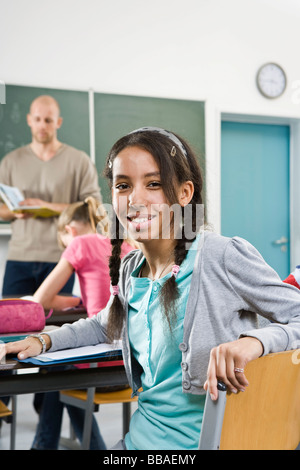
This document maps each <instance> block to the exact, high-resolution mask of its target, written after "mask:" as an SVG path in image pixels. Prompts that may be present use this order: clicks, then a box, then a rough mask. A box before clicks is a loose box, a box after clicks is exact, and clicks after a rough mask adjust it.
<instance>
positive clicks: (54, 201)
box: [0, 95, 101, 297]
mask: <svg viewBox="0 0 300 470" xmlns="http://www.w3.org/2000/svg"><path fill="white" fill-rule="evenodd" d="M62 121H63V120H62V117H61V116H60V109H59V104H58V103H57V101H56V100H55V99H54V98H53V97H51V96H46V95H45V96H39V97H37V98H36V99H35V100H34V101H33V102H32V103H31V106H30V111H29V113H28V115H27V124H28V126H29V127H30V129H31V134H32V141H31V143H30V144H28V145H25V146H24V147H20V148H18V149H16V150H14V151H13V152H11V153H9V154H8V155H6V156H5V157H4V158H3V160H2V161H1V164H0V182H1V183H4V184H7V185H9V186H16V187H18V188H19V189H20V190H21V191H22V192H23V194H24V196H25V201H24V202H23V204H26V205H33V206H36V205H41V206H44V207H48V208H50V209H53V210H54V211H56V212H58V213H60V212H61V211H62V210H63V209H64V208H65V207H67V206H68V205H69V204H71V203H73V202H77V201H83V200H84V199H85V198H86V197H87V196H93V197H95V198H96V199H98V200H101V194H100V189H99V186H98V176H97V171H96V168H95V166H94V165H93V163H92V162H91V160H90V158H89V157H88V156H87V155H86V154H85V153H84V152H82V151H80V150H77V149H75V148H74V147H71V146H69V145H66V144H64V143H61V142H60V141H59V140H58V138H57V131H58V129H59V128H60V127H61V125H62ZM0 217H1V218H2V219H3V220H7V221H12V223H11V227H12V236H11V240H10V243H9V249H8V257H7V263H6V269H5V275H4V280H3V288H2V295H3V297H9V296H23V295H32V294H33V293H34V292H35V291H36V289H37V288H38V287H39V285H40V284H41V283H42V281H43V280H44V279H45V277H47V275H48V274H49V272H50V271H52V269H53V268H54V266H55V265H56V263H57V261H58V260H59V258H60V255H61V250H60V248H59V246H58V243H57V232H56V223H57V217H49V218H34V217H32V216H31V215H29V214H28V213H24V214H15V213H13V212H11V211H10V210H9V209H8V207H7V206H6V205H5V204H2V205H1V207H0ZM72 285H73V281H71V282H70V283H69V284H67V285H66V286H65V288H64V289H63V292H66V293H70V292H71V291H72Z"/></svg>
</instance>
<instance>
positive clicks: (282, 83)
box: [257, 63, 286, 98]
mask: <svg viewBox="0 0 300 470" xmlns="http://www.w3.org/2000/svg"><path fill="white" fill-rule="evenodd" d="M257 86H258V89H259V91H260V92H261V93H262V94H263V95H264V96H265V97H266V98H277V97H278V96H280V95H282V93H283V92H284V90H285V88H286V75H285V73H284V71H283V69H282V68H281V67H280V66H279V65H277V64H273V63H270V64H265V65H263V66H262V67H261V68H260V69H259V71H258V73H257Z"/></svg>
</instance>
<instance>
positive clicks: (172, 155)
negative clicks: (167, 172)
mask: <svg viewBox="0 0 300 470" xmlns="http://www.w3.org/2000/svg"><path fill="white" fill-rule="evenodd" d="M170 155H171V157H175V155H176V147H175V145H173V147H172V149H171V152H170Z"/></svg>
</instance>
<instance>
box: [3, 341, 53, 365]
mask: <svg viewBox="0 0 300 470" xmlns="http://www.w3.org/2000/svg"><path fill="white" fill-rule="evenodd" d="M43 338H44V339H45V341H46V344H47V349H49V347H50V345H51V340H50V337H49V336H48V335H43ZM41 352H42V345H41V342H40V340H39V339H38V338H33V337H28V338H25V339H22V340H21V341H15V342H13V343H6V344H2V345H1V348H0V360H1V359H2V358H3V357H5V356H6V354H17V355H18V358H19V359H27V357H32V356H38V355H39V354H41Z"/></svg>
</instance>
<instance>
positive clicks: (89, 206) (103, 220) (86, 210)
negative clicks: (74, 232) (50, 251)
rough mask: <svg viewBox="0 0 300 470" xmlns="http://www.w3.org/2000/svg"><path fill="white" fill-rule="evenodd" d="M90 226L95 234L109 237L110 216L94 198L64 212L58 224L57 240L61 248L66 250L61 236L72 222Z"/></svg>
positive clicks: (87, 199)
mask: <svg viewBox="0 0 300 470" xmlns="http://www.w3.org/2000/svg"><path fill="white" fill-rule="evenodd" d="M73 221H75V222H81V223H83V224H90V225H91V227H92V230H93V232H95V233H96V232H98V233H100V234H101V235H104V236H105V237H108V236H109V223H108V215H107V213H106V211H105V209H104V207H103V205H102V204H101V203H100V202H99V201H97V199H95V198H93V197H91V196H90V197H87V198H86V199H85V200H84V201H83V202H74V203H73V204H70V205H69V206H68V207H66V209H64V210H63V211H62V213H61V214H60V216H59V218H58V223H57V232H58V233H57V238H58V243H59V245H60V247H61V248H65V245H64V244H63V242H62V240H61V236H60V235H61V234H63V233H65V232H66V228H65V227H66V225H69V224H70V223H71V222H73Z"/></svg>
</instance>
